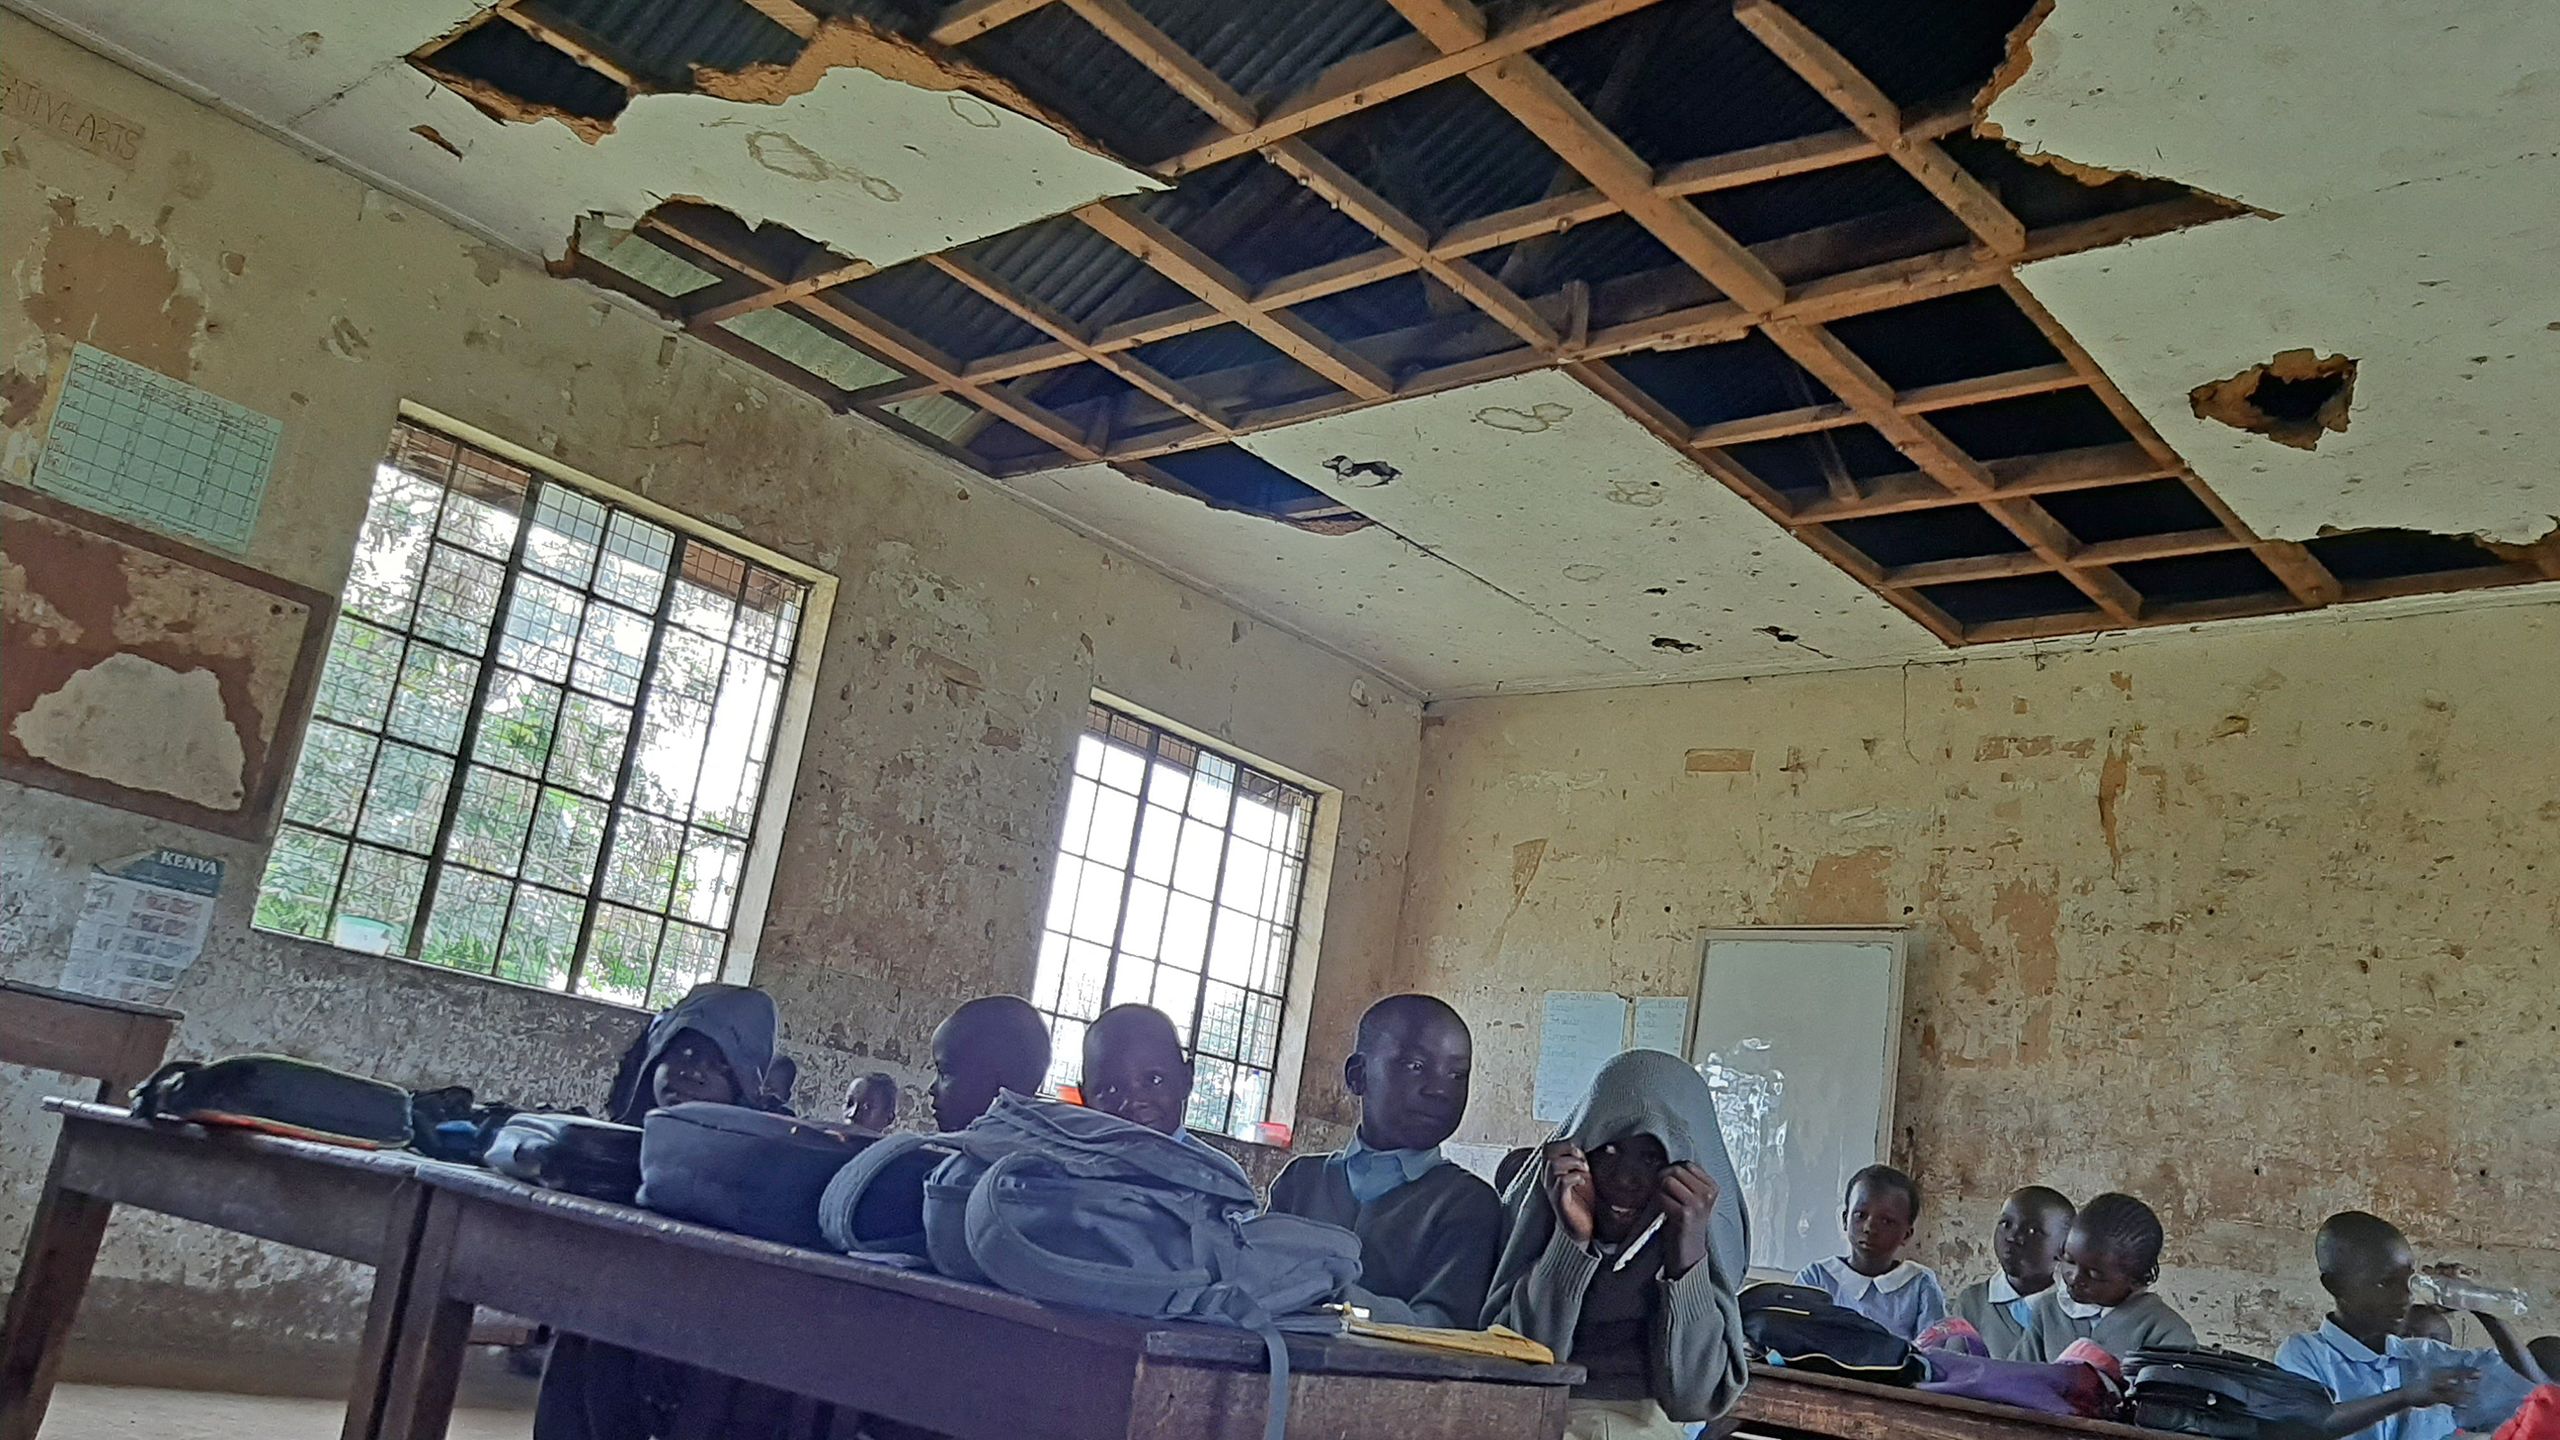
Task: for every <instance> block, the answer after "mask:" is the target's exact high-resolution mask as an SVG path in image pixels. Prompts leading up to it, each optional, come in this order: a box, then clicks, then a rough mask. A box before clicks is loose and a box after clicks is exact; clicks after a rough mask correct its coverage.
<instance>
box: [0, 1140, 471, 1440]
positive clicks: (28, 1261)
mask: <svg viewBox="0 0 2560 1440" xmlns="http://www.w3.org/2000/svg"><path fill="white" fill-rule="evenodd" d="M45 1108H47V1109H49V1110H53V1111H55V1112H57V1113H59V1114H60V1115H61V1117H62V1134H61V1137H60V1138H59V1139H58V1140H56V1141H55V1142H54V1151H53V1168H52V1170H51V1171H50V1172H49V1173H48V1174H47V1175H46V1177H45V1185H44V1193H43V1197H42V1198H41V1199H40V1200H39V1201H38V1203H37V1205H36V1217H35V1223H34V1225H33V1226H32V1227H30V1228H29V1230H28V1232H27V1246H26V1253H25V1254H24V1256H23V1257H21V1259H20V1260H19V1262H18V1279H17V1285H16V1287H15V1288H14V1289H13V1290H12V1291H11V1292H10V1295H9V1310H8V1323H7V1328H6V1330H5V1331H0V1440H32V1437H33V1436H34V1435H35V1433H36V1427H37V1426H38V1425H39V1424H41V1423H42V1422H43V1420H44V1412H45V1405H46V1403H47V1401H49V1400H50V1399H51V1397H52V1393H53V1379H54V1375H55V1373H56V1371H57V1370H58V1369H59V1367H60V1364H61V1359H62V1346H63V1342H64V1340H65V1339H67V1338H68V1337H69V1335H70V1333H71V1322H72V1318H73V1317H74V1316H75V1315H76V1314H77V1313H78V1311H79V1308H80V1296H81V1294H82V1292H83V1291H85V1290H86V1289H87V1288H88V1284H89V1272H90V1270H91V1269H92V1268H94V1267H95V1266H96V1264H97V1260H98V1247H99V1244H100V1243H101V1241H103V1240H104V1238H105V1236H106V1229H107V1219H108V1216H109V1215H110V1214H111V1213H112V1212H113V1211H114V1209H115V1207H116V1206H118V1205H131V1206H136V1207H138V1208H140V1209H144V1210H156V1211H158V1212H160V1213H161V1214H163V1215H174V1216H177V1217H178V1218H180V1219H182V1220H194V1221H197V1222H200V1223H202V1224H206V1225H213V1226H217V1227H219V1228H221V1229H225V1230H235V1231H238V1232H239V1233H241V1234H244V1235H254V1236H256V1237H258V1238H259V1239H261V1240H272V1241H275V1242H276V1243H278V1244H280V1245H290V1246H293V1247H295V1248H296V1249H301V1250H316V1251H318V1252H320V1253H321V1254H324V1255H335V1256H338V1257H339V1258H341V1259H345V1260H353V1261H355V1262H357V1263H358V1264H363V1265H370V1266H373V1267H374V1289H373V1297H372V1308H371V1311H370V1313H369V1314H368V1316H367V1319H366V1323H365V1337H364V1353H363V1355H362V1357H361V1358H360V1359H359V1361H358V1365H357V1371H356V1381H355V1388H354V1391H353V1392H352V1395H351V1398H350V1401H349V1406H348V1422H347V1429H346V1432H345V1433H346V1435H347V1437H348V1440H356V1437H358V1436H364V1435H369V1434H370V1433H371V1432H372V1430H373V1428H374V1425H375V1423H376V1422H375V1415H376V1412H377V1411H378V1409H379V1408H380V1396H379V1395H378V1393H377V1391H376V1389H375V1386H376V1384H377V1381H378V1378H379V1377H380V1375H381V1374H382V1373H383V1371H384V1369H385V1365H386V1359H385V1357H387V1356H388V1355H390V1354H391V1353H392V1351H393V1349H394V1348H395V1346H396V1344H397V1341H398V1339H399V1336H398V1333H397V1331H396V1329H395V1328H394V1323H395V1322H396V1321H397V1320H398V1318H399V1316H400V1313H401V1305H400V1301H401V1300H402V1299H403V1298H405V1293H406V1292H405V1286H406V1282H407V1276H408V1271H409V1267H410V1264H411V1262H412V1260H413V1259H414V1258H415V1255H416V1247H417V1232H418V1228H419V1226H420V1225H421V1224H423V1223H424V1221H425V1219H426V1213H427V1211H426V1201H427V1199H428V1195H429V1191H428V1190H427V1187H426V1186H424V1185H422V1184H420V1183H419V1181H418V1178H417V1176H418V1173H419V1171H420V1170H421V1169H423V1168H432V1167H431V1165H430V1162H427V1161H423V1160H420V1159H419V1158H418V1157H416V1156H413V1155H408V1154H405V1153H386V1152H379V1151H364V1150H350V1149H345V1148H342V1147H339V1146H335V1145H316V1144H311V1143H308V1142H305V1141H300V1140H285V1139H279V1138H276V1137H273V1136H265V1135H247V1134H237V1133H223V1134H216V1133H213V1132H210V1131H206V1130H203V1129H200V1128H198V1127H196V1126H193V1125H173V1124H167V1123H157V1122H151V1121H144V1120H136V1119H134V1118H133V1117H132V1116H130V1115H127V1114H126V1113H124V1112H123V1111H122V1110H118V1109H114V1108H111V1107H108V1106H105V1105H92V1104H85V1103H82V1102H80V1101H76V1100H48V1101H46V1102H45Z"/></svg>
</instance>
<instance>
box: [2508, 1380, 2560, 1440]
mask: <svg viewBox="0 0 2560 1440" xmlns="http://www.w3.org/2000/svg"><path fill="white" fill-rule="evenodd" d="M2497 1440H2560V1385H2543V1386H2539V1387H2537V1388H2536V1389H2535V1390H2534V1392H2533V1393H2532V1394H2530V1395H2527V1396H2526V1397H2524V1404H2523V1406H2522V1407H2520V1408H2519V1409H2518V1410H2517V1411H2516V1413H2515V1418H2514V1419H2512V1420H2509V1421H2508V1422H2507V1423H2506V1424H2504V1425H2501V1426H2499V1427H2498V1437H2497Z"/></svg>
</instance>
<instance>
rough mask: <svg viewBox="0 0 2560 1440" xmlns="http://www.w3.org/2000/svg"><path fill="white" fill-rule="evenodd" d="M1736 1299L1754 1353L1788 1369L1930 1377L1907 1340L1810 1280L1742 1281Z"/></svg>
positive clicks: (1903, 1381)
mask: <svg viewBox="0 0 2560 1440" xmlns="http://www.w3.org/2000/svg"><path fill="white" fill-rule="evenodd" d="M1734 1298H1735V1299H1736V1300H1737V1301H1738V1302H1739V1303H1740V1305H1741V1307H1742V1333H1743V1336H1744V1338H1745V1339H1747V1340H1749V1341H1750V1342H1751V1348H1752V1350H1753V1351H1754V1352H1755V1354H1757V1355H1758V1356H1759V1357H1760V1358H1763V1359H1767V1360H1770V1361H1774V1362H1775V1363H1777V1364H1779V1365H1781V1366H1784V1367H1785V1368H1787V1369H1789V1370H1802V1371H1805V1372H1807V1373H1808V1374H1814V1375H1838V1376H1841V1377H1843V1378H1845V1379H1850V1380H1870V1381H1873V1382H1875V1383H1876V1384H1879V1385H1917V1384H1919V1383H1920V1382H1921V1381H1922V1380H1925V1379H1927V1378H1928V1373H1929V1370H1928V1365H1927V1364H1926V1362H1924V1361H1922V1360H1921V1358H1920V1352H1919V1351H1917V1350H1914V1349H1912V1348H1911V1342H1910V1341H1908V1340H1905V1339H1903V1338H1902V1337H1901V1336H1899V1335H1896V1334H1894V1333H1893V1332H1892V1331H1890V1330H1887V1329H1886V1328H1884V1327H1883V1326H1881V1325H1879V1324H1877V1323H1876V1322H1874V1321H1873V1320H1870V1319H1868V1318H1867V1317H1866V1316H1864V1315H1861V1314H1859V1313H1858V1312H1857V1311H1855V1310H1852V1309H1849V1308H1848V1307H1847V1306H1844V1305H1841V1304H1839V1303H1838V1302H1836V1301H1834V1300H1833V1299H1832V1298H1831V1297H1830V1296H1829V1295H1827V1294H1825V1293H1823V1292H1822V1291H1820V1290H1816V1289H1814V1288H1813V1287H1811V1286H1809V1285H1782V1284H1777V1283H1774V1282H1763V1283H1761V1284H1758V1285H1745V1286H1744V1287H1742V1293H1741V1294H1739V1295H1737V1296H1736V1297H1734Z"/></svg>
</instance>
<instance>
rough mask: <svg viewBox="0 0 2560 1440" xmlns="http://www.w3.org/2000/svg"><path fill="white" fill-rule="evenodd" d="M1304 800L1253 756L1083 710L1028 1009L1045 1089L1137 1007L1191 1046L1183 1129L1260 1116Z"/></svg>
mask: <svg viewBox="0 0 2560 1440" xmlns="http://www.w3.org/2000/svg"><path fill="white" fill-rule="evenodd" d="M1316 803H1317V796H1316V793H1315V792H1314V791H1312V790H1310V789H1308V788H1307V787H1305V786H1303V785H1298V784H1293V783H1291V782H1290V781H1288V780H1284V779H1282V778H1280V777H1279V776H1277V775H1274V774H1272V773H1270V772H1269V771H1268V770H1267V769H1265V768H1263V767H1262V766H1260V765H1258V764H1257V763H1256V762H1254V761H1252V760H1248V759H1245V758H1243V757H1241V756H1237V755H1230V754H1225V753H1222V752H1220V751H1217V750H1213V749H1210V748H1209V747H1207V746H1204V745H1201V744H1199V743H1197V742H1196V741H1193V740H1189V739H1186V738H1184V737H1183V736H1181V735H1178V734H1175V733H1173V732H1172V731H1170V730H1167V729H1165V728H1164V727H1163V726H1160V725H1156V724H1153V723H1150V722H1149V721H1146V720H1143V719H1140V718H1139V717H1137V716H1135V715H1131V714H1128V713H1126V712H1124V711H1122V710H1120V709H1117V708H1115V707H1113V706H1110V705H1106V704H1103V703H1101V702H1099V701H1097V702H1095V703H1094V705H1093V707H1092V709H1091V710H1090V711H1089V712H1088V713H1087V716H1086V720H1085V730H1084V734H1083V735H1082V737H1080V738H1079V739H1078V740H1077V741H1076V753H1075V775H1074V780H1073V782H1072V785H1071V787H1070V789H1069V791H1068V795H1067V819H1066V825H1065V828H1064V830H1063V832H1062V833H1061V835H1060V837H1059V841H1058V873H1057V877H1056V879H1055V880H1054V881H1052V882H1051V885H1050V889H1049V911H1048V916H1047V920H1046V923H1045V925H1044V928H1043V932H1042V934H1041V937H1040V963H1039V969H1038V972H1037V977H1036V978H1035V980H1034V981H1033V988H1032V997H1031V998H1032V1003H1033V1004H1034V1005H1037V1006H1038V1007H1039V1008H1040V1010H1041V1012H1042V1013H1043V1014H1044V1015H1045V1016H1046V1017H1047V1018H1048V1021H1049V1033H1050V1037H1051V1042H1052V1049H1051V1060H1050V1065H1049V1086H1050V1088H1051V1089H1052V1090H1056V1089H1058V1088H1059V1087H1061V1086H1065V1085H1072V1084H1074V1083H1075V1081H1076V1076H1077V1072H1078V1071H1079V1070H1080V1069H1082V1068H1083V1064H1082V1061H1083V1049H1084V1031H1085V1026H1086V1025H1087V1024H1088V1023H1090V1022H1091V1021H1092V1020H1094V1019H1095V1018H1096V1017H1098V1016H1099V1015H1101V1013H1102V1012H1103V1010H1104V1009H1105V1008H1107V1007H1109V1006H1112V1005H1120V1004H1126V1003H1130V1002H1137V1003H1141V1004H1147V1005H1153V1006H1155V1007H1156V1008H1157V1009H1159V1010H1162V1011H1164V1012H1165V1013H1166V1014H1167V1015H1170V1016H1172V1017H1173V1023H1174V1026H1175V1028H1176V1029H1178V1030H1180V1031H1181V1032H1182V1036H1183V1040H1184V1041H1185V1043H1186V1044H1188V1045H1190V1046H1191V1048H1192V1051H1193V1070H1194V1079H1193V1082H1192V1088H1191V1112H1190V1116H1189V1120H1190V1123H1191V1126H1192V1128H1194V1129H1198V1130H1208V1131H1214V1132H1216V1133H1219V1134H1235V1133H1237V1132H1238V1131H1239V1130H1241V1129H1243V1128H1244V1127H1247V1126H1250V1125H1252V1124H1253V1123H1254V1122H1256V1121H1260V1120H1263V1119H1266V1118H1268V1117H1269V1115H1270V1114H1271V1109H1272V1099H1273V1096H1272V1091H1273V1077H1274V1075H1275V1074H1277V1073H1278V1071H1279V1069H1280V1045H1281V1032H1282V1022H1283V1019H1284V1017H1285V1015H1286V1012H1287V1010H1288V1001H1289V977H1290V967H1291V963H1292V961H1293V959H1294V957H1295V954H1296V950H1297V940H1298V933H1299V908H1300V906H1301V904H1303V903H1304V901H1305V896H1306V887H1307V855H1308V850H1309V847H1310V844H1311V842H1312V840H1313V838H1314V833H1315V827H1316Z"/></svg>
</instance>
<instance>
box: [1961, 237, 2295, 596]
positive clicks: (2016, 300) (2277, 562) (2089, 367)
mask: <svg viewBox="0 0 2560 1440" xmlns="http://www.w3.org/2000/svg"><path fill="white" fill-rule="evenodd" d="M2000 289H2001V291H2002V293H2004V294H2006V295H2007V296H2008V297H2009V300H2010V303H2012V304H2014V305H2016V306H2017V307H2018V310H2019V312H2020V313H2022V314H2024V315H2025V316H2026V317H2027V319H2028V321H2029V322H2030V323H2032V324H2033V325H2034V326H2035V327H2036V329H2037V330H2038V331H2040V332H2042V333H2043V335H2044V338H2045V340H2046V342H2047V343H2048V344H2050V345H2052V346H2053V348H2054V349H2055V350H2057V351H2059V352H2060V353H2061V355H2062V360H2063V363H2064V364H2066V365H2069V366H2070V367H2071V368H2072V369H2074V370H2076V371H2078V372H2079V373H2080V375H2081V376H2082V377H2083V378H2084V379H2085V380H2086V381H2087V383H2088V386H2089V389H2090V392H2091V393H2092V394H2095V395H2096V396H2097V397H2098V402H2099V403H2100V404H2102V405H2104V406H2106V407H2107V413H2108V414H2110V415H2112V416H2114V417H2115V419H2116V423H2117V424H2119V425H2122V426H2123V427H2124V429H2125V433H2126V434H2128V435H2131V436H2132V437H2133V442H2134V443H2135V444H2137V445H2139V446H2141V447H2142V448H2143V449H2144V450H2145V451H2147V452H2148V453H2149V454H2150V455H2151V456H2152V457H2153V458H2154V459H2156V460H2158V461H2159V462H2160V463H2161V464H2162V465H2163V466H2165V467H2167V468H2168V469H2169V470H2170V471H2171V472H2172V473H2173V474H2174V475H2175V476H2176V477H2177V478H2178V479H2181V480H2183V481H2185V482H2186V485H2187V489H2188V491H2189V492H2190V493H2191V494H2193V495H2194V496H2195V497H2196V499H2197V501H2198V502H2199V503H2201V504H2202V505H2204V507H2205V508H2206V509H2208V510H2211V511H2212V512H2213V515H2214V518H2215V519H2217V520H2219V521H2221V522H2222V525H2223V528H2225V529H2227V530H2229V531H2230V532H2231V533H2232V534H2233V535H2234V536H2236V537H2238V538H2240V539H2241V540H2244V541H2246V542H2248V545H2249V548H2250V550H2251V552H2252V553H2253V554H2255V555H2256V556H2257V557H2258V561H2259V563H2260V564H2262V565H2265V566H2266V567H2267V568H2268V569H2269V570H2272V571H2274V572H2275V576H2276V578H2277V579H2278V580H2281V581H2283V582H2284V587H2285V589H2286V590H2287V591H2288V592H2290V593H2291V594H2292V596H2293V598H2294V599H2295V600H2296V601H2298V602H2300V603H2301V604H2302V606H2303V607H2304V608H2305V609H2311V610H2317V609H2320V608H2322V607H2324V606H2328V605H2334V604H2336V603H2338V601H2340V600H2341V599H2343V598H2345V591H2344V588H2343V587H2342V586H2340V584H2339V583H2338V577H2337V576H2335V575H2333V574H2331V573H2329V567H2328V566H2326V565H2323V564H2321V563H2320V560H2319V557H2318V556H2315V555H2313V554H2312V553H2311V552H2310V550H2309V549H2307V548H2305V547H2304V546H2303V545H2301V544H2300V543H2298V542H2296V541H2291V540H2266V539H2261V538H2260V537H2259V536H2258V533H2257V532H2256V531H2255V530H2253V529H2251V528H2250V527H2249V525H2248V523H2247V522H2245V521H2243V520H2242V519H2241V518H2240V515H2239V512H2237V511H2235V510H2233V509H2232V508H2231V507H2230V506H2229V505H2228V504H2225V503H2224V502H2223V499H2222V497H2221V496H2219V495H2217V494H2215V493H2214V492H2213V487H2211V486H2209V485H2207V484H2205V483H2204V481H2203V479H2202V478H2201V477H2199V476H2198V475H2197V474H2196V473H2195V470H2194V468H2193V467H2191V466H2189V465H2188V464H2187V462H2186V459H2185V457H2183V456H2181V455H2179V454H2178V452H2177V451H2176V449H2175V448H2173V447H2172V446H2171V445H2170V444H2169V442H2168V441H2167V440H2166V439H2164V438H2162V436H2161V434H2160V432H2159V430H2158V429H2156V428H2155V427H2154V426H2153V425H2152V423H2151V419H2150V417H2149V416H2146V415H2144V414H2143V413H2142V410H2141V407H2139V406H2137V405H2135V404H2134V403H2133V401H2132V400H2131V399H2129V398H2127V397H2126V395H2125V393H2124V391H2123V390H2122V389H2121V388H2119V387H2118V386H2117V385H2116V382H2115V381H2114V380H2112V379H2110V378H2109V377H2108V375H2107V372H2106V371H2105V370H2104V369H2103V368H2101V367H2100V366H2099V364H2098V361H2097V358H2096V357H2095V356H2092V355H2091V354H2090V353H2089V350H2088V347H2087V346H2085V345H2082V344H2081V343H2080V341H2079V339H2078V338H2077V337H2075V336H2074V335H2073V334H2072V333H2071V332H2070V331H2069V330H2068V329H2066V328H2064V326H2063V324H2062V322H2061V321H2059V320H2057V319H2055V318H2054V316H2053V312H2052V311H2050V310H2047V309H2046V308H2045V307H2044V302H2043V301H2041V300H2039V299H2037V298H2036V294H2035V292H2034V291H2033V290H2030V289H2028V288H2027V282H2026V281H2024V280H2022V279H2020V278H2018V276H2017V274H2016V273H2015V272H2014V271H2013V272H2011V273H2010V274H2008V275H2005V276H2003V277H2001V281H2000Z"/></svg>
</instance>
